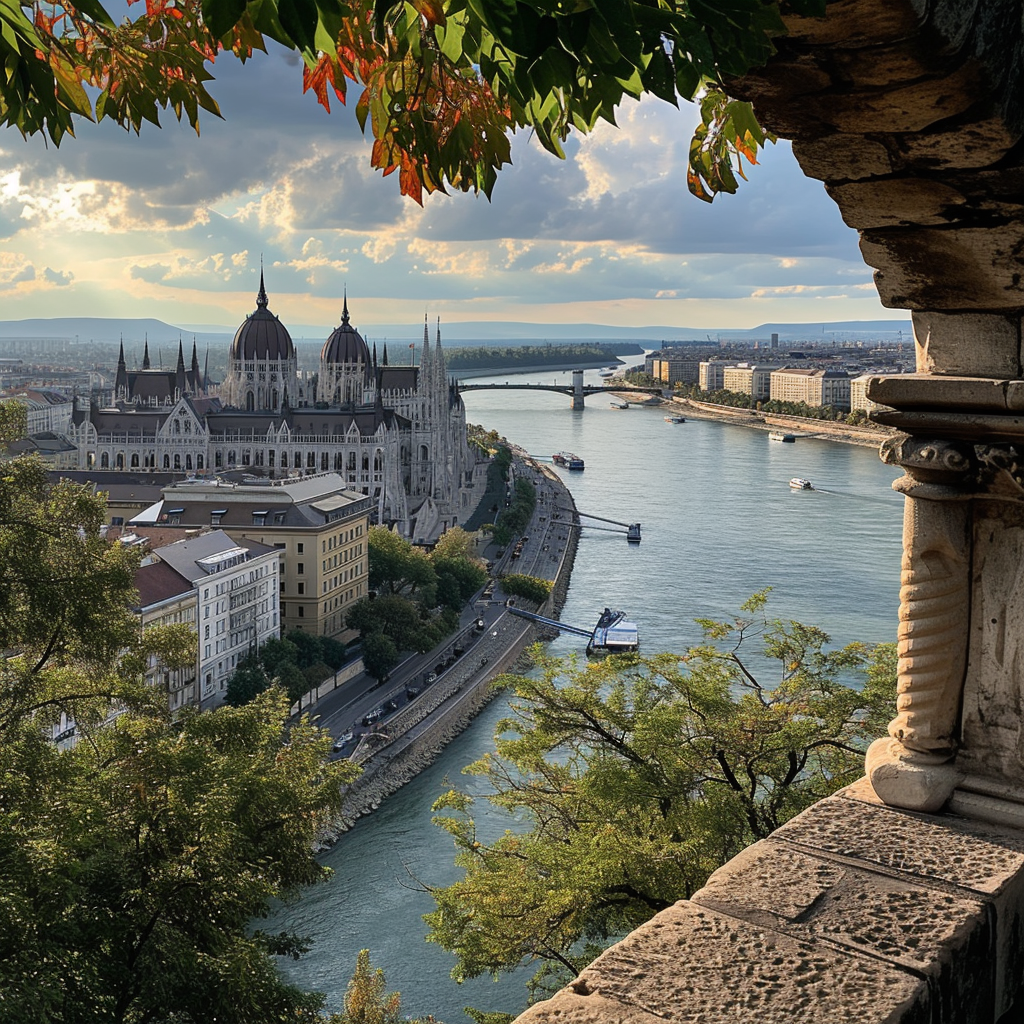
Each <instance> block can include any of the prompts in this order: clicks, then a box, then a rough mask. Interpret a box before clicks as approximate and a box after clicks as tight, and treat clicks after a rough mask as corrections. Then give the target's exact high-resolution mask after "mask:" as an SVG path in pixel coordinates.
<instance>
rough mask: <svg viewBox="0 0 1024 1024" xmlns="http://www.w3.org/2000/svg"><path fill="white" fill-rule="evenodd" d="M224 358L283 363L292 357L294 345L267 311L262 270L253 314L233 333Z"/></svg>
mask: <svg viewBox="0 0 1024 1024" xmlns="http://www.w3.org/2000/svg"><path fill="white" fill-rule="evenodd" d="M228 358H229V359H233V360H235V361H237V362H241V363H253V362H267V363H274V362H286V361H288V360H291V359H294V358H295V346H294V345H293V344H292V337H291V335H290V334H289V333H288V329H287V328H286V327H285V325H284V324H283V323H281V321H280V320H278V318H277V317H276V316H274V314H273V313H271V312H270V310H269V309H267V290H266V289H265V288H264V287H263V271H262V270H261V271H260V291H259V295H257V296H256V312H254V313H250V314H249V315H248V316H247V317H246V318H245V323H243V324H242V326H241V327H239V328H238V330H237V331H235V337H234V338H233V340H232V342H231V351H230V352H229V354H228Z"/></svg>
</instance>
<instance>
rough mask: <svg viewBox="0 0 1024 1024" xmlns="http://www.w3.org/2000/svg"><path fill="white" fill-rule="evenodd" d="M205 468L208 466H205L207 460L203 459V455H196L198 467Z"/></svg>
mask: <svg viewBox="0 0 1024 1024" xmlns="http://www.w3.org/2000/svg"><path fill="white" fill-rule="evenodd" d="M205 468H206V467H205V460H204V459H203V457H202V455H197V456H196V469H205Z"/></svg>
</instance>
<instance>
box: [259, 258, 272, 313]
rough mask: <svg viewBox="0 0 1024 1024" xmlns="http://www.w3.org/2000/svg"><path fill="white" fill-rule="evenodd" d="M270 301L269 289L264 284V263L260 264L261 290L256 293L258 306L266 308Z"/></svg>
mask: <svg viewBox="0 0 1024 1024" xmlns="http://www.w3.org/2000/svg"><path fill="white" fill-rule="evenodd" d="M269 301H270V300H269V299H268V298H267V289H266V288H265V287H264V286H263V264H260V290H259V292H258V293H257V295H256V307H257V308H258V309H266V308H267V304H268V302H269Z"/></svg>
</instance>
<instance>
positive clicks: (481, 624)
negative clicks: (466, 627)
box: [473, 619, 487, 632]
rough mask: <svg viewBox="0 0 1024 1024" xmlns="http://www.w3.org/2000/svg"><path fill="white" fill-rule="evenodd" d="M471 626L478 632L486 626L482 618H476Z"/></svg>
mask: <svg viewBox="0 0 1024 1024" xmlns="http://www.w3.org/2000/svg"><path fill="white" fill-rule="evenodd" d="M473 628H474V629H476V630H478V631H479V632H483V631H484V630H485V629H486V628H487V623H486V622H484V620H483V619H477V620H476V622H474V623H473Z"/></svg>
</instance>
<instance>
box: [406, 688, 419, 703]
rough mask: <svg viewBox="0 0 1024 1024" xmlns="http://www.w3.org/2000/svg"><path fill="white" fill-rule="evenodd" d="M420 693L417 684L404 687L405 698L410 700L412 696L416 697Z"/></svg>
mask: <svg viewBox="0 0 1024 1024" xmlns="http://www.w3.org/2000/svg"><path fill="white" fill-rule="evenodd" d="M420 693H422V691H421V690H420V688H419V687H418V686H407V687H406V688H405V699H406V700H412V699H413V697H418V696H419V695H420Z"/></svg>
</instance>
